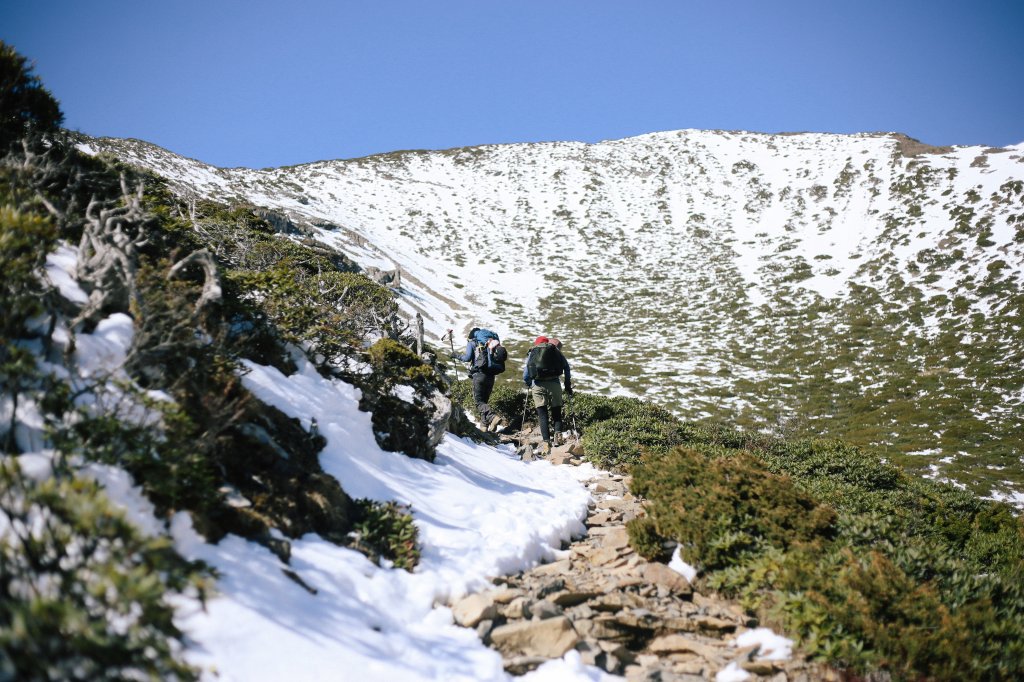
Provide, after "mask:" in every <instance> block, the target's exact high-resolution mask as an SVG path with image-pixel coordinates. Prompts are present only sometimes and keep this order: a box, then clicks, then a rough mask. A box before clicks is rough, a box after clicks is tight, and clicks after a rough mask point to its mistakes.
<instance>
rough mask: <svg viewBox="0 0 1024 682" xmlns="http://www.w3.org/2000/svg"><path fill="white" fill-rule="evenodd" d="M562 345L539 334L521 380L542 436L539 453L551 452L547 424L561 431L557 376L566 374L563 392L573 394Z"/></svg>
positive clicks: (567, 362) (556, 430)
mask: <svg viewBox="0 0 1024 682" xmlns="http://www.w3.org/2000/svg"><path fill="white" fill-rule="evenodd" d="M561 349H562V342H561V341H559V340H558V339H549V338H548V337H546V336H538V337H537V339H536V340H535V341H534V342H533V348H531V349H530V352H529V354H528V355H527V356H526V365H525V366H524V367H523V383H524V384H526V387H527V389H529V391H530V394H531V395H532V396H533V405H534V407H536V408H537V422H538V423H539V424H540V437H541V438H542V439H543V440H544V442H543V443H542V444H541V454H542V455H547V454H548V453H549V452H551V428H550V427H551V426H553V427H554V433H555V435H556V436H557V435H558V434H559V433H561V431H562V404H563V400H562V385H561V383H560V382H559V381H558V377H560V376H564V377H565V379H564V382H565V395H566V396H567V397H569V398H572V373H571V371H570V369H569V361H568V360H566V359H565V356H564V355H562V350H561ZM549 418H550V422H551V423H550V426H549Z"/></svg>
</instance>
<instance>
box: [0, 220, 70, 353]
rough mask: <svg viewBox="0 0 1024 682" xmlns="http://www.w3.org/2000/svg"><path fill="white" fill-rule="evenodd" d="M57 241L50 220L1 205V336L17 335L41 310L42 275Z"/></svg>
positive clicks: (15, 336) (23, 332) (18, 336)
mask: <svg viewBox="0 0 1024 682" xmlns="http://www.w3.org/2000/svg"><path fill="white" fill-rule="evenodd" d="M56 244H57V230H56V228H54V226H53V224H52V223H51V221H50V220H49V219H47V218H42V217H40V216H37V215H33V214H31V213H25V212H22V211H19V210H18V209H16V208H14V207H12V206H2V207H0V272H2V273H3V277H0V305H2V306H3V315H2V316H0V338H3V339H5V340H9V339H15V338H20V337H22V336H24V335H25V334H26V331H27V330H26V329H25V324H26V322H27V321H28V320H29V319H30V318H32V317H34V316H36V315H39V314H40V313H42V312H43V310H44V308H43V294H44V292H45V291H46V289H47V287H46V286H45V285H44V284H43V280H42V279H41V275H42V272H43V266H44V265H45V264H46V256H47V254H48V253H50V251H52V250H53V249H54V247H55V246H56Z"/></svg>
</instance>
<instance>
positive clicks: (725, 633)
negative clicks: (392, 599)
mask: <svg viewBox="0 0 1024 682" xmlns="http://www.w3.org/2000/svg"><path fill="white" fill-rule="evenodd" d="M510 440H511V439H510ZM532 440H536V439H532ZM521 442H522V446H521V448H520V452H521V454H523V456H524V458H526V459H528V458H529V453H532V452H533V448H532V445H534V443H532V442H531V440H528V439H525V438H524V439H522V441H521ZM582 454H583V453H582V450H581V448H580V447H579V445H578V443H574V442H570V443H568V444H566V445H563V446H560V447H556V448H554V449H553V450H552V452H551V453H550V454H549V455H548V457H547V459H548V460H549V461H551V462H552V463H554V464H558V465H565V466H574V465H575V466H578V465H580V464H582V463H583V458H582ZM629 483H630V479H629V477H628V476H624V475H621V474H616V473H612V472H606V471H597V472H596V474H595V476H594V477H593V478H591V479H589V480H587V481H585V482H584V484H585V485H586V486H587V488H589V489H590V491H591V495H592V497H593V502H592V504H591V507H590V511H589V513H588V517H587V521H586V525H587V534H586V535H585V536H584V537H582V538H579V539H578V540H575V541H573V542H572V543H571V544H570V545H569V547H568V548H566V549H564V550H563V551H561V552H559V553H558V558H557V559H556V560H555V561H553V562H551V563H548V564H543V565H541V566H537V567H535V568H533V569H531V570H529V571H524V572H521V573H518V574H516V575H512V576H504V577H500V578H496V579H495V580H494V584H495V587H494V588H493V589H491V590H488V591H486V592H481V593H477V594H473V595H470V596H468V597H465V598H463V599H461V600H459V601H458V602H456V603H455V604H453V606H452V611H453V614H454V616H455V620H456V622H457V623H459V624H460V625H462V626H464V627H472V628H475V629H476V631H477V634H478V635H479V636H480V638H481V639H482V640H483V642H484V643H485V644H487V645H488V646H490V647H492V648H494V649H496V650H497V651H499V652H500V653H501V654H502V657H503V658H504V661H505V669H506V670H507V671H508V672H509V673H511V674H513V675H521V674H524V673H526V672H528V671H530V670H533V669H535V668H536V667H538V666H539V665H541V664H542V663H544V662H545V661H547V660H550V659H553V658H561V657H562V656H563V655H565V653H566V652H568V651H569V650H571V649H575V650H577V651H578V652H579V653H580V656H581V658H582V660H583V662H584V663H587V664H590V665H594V666H597V667H599V668H601V669H603V670H605V671H607V672H608V673H611V674H615V675H622V676H624V677H625V678H626V679H627V680H629V681H630V682H641V681H644V682H654V681H655V680H660V681H661V682H691V681H696V680H713V679H715V676H716V675H717V674H718V673H719V672H720V671H723V670H726V669H727V668H728V669H729V672H730V673H734V675H733V676H732V677H731V679H739V678H740V677H741V676H742V675H743V674H744V673H746V674H747V675H748V676H749V679H754V680H757V679H761V680H771V681H772V682H810V681H811V680H830V679H836V680H838V679H839V678H838V676H837V675H836V674H835V673H834V671H832V670H829V669H827V668H825V667H823V666H819V665H817V664H813V663H809V662H807V661H806V660H805V659H804V658H803V657H801V656H799V655H797V656H794V657H792V658H790V659H789V660H784V661H771V660H765V658H766V657H765V656H764V655H763V654H764V653H765V652H762V651H761V650H760V647H759V646H757V645H755V646H748V647H739V646H737V643H736V640H737V637H739V636H740V635H741V634H742V633H744V632H747V631H748V630H749V629H751V628H753V627H755V626H756V623H755V622H754V621H753V620H752V619H751V618H749V617H748V616H746V615H745V613H744V612H743V609H741V608H740V607H739V606H738V605H736V604H733V603H731V602H728V601H725V600H721V599H718V598H715V597H712V596H707V595H703V594H701V593H699V592H697V591H695V590H694V589H693V588H692V586H691V585H690V583H689V582H688V581H687V580H686V578H684V577H683V576H682V575H681V574H679V573H678V572H676V571H675V570H673V569H671V568H669V567H668V566H666V565H665V564H662V563H659V562H649V561H646V560H645V559H643V558H642V557H641V556H640V555H638V554H637V553H636V552H634V551H633V549H632V548H631V547H630V546H629V536H628V534H627V532H626V526H625V524H626V523H628V522H629V521H630V520H631V519H633V518H636V517H638V516H643V515H644V514H645V513H646V512H645V510H644V505H643V500H640V499H638V498H636V497H634V496H633V495H632V493H630V491H629Z"/></svg>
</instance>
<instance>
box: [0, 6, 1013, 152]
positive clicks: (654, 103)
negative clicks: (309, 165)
mask: <svg viewBox="0 0 1024 682" xmlns="http://www.w3.org/2000/svg"><path fill="white" fill-rule="evenodd" d="M1021 36H1024V2H1022V1H1021V0H1003V1H994V0H970V1H968V0H964V1H962V2H952V1H948V0H930V1H901V0H888V1H876V0H859V1H856V2H847V1H844V2H837V1H831V0H814V1H804V0H794V1H785V0H778V1H775V2H772V1H770V0H734V1H729V0H718V1H707V2H704V1H696V0H673V1H670V0H661V1H644V0H633V1H628V0H614V1H613V0H518V1H515V2H513V1H506V2H497V1H496V0H473V1H469V0H451V1H443V0H435V1H434V2H429V1H426V0H364V1H360V2H355V1H352V0H334V1H328V0H320V1H307V2H304V1H303V0H291V1H290V2H283V1H275V2H269V1H265V0H246V1H237V0H230V1H228V0H183V1H181V2H175V1H173V0H165V1H163V2H140V1H138V0H136V1H132V2H128V1H126V0H92V1H89V2H85V1H83V0H59V1H47V0H34V1H32V2H27V1H24V0H0V39H3V40H4V41H6V42H8V43H10V44H12V45H14V47H16V48H17V49H18V50H19V51H20V52H21V53H22V54H24V55H26V56H27V57H29V58H30V59H31V60H33V61H34V62H35V65H36V73H37V74H38V75H39V76H40V77H41V78H42V79H43V81H44V83H45V84H46V85H47V87H48V88H49V89H50V90H51V91H52V92H53V93H54V95H55V96H56V97H57V98H58V99H59V100H60V101H61V105H62V108H63V110H64V113H65V116H66V121H65V124H66V125H67V127H69V128H72V129H76V130H81V131H82V132H85V133H88V134H90V135H109V136H116V137H138V138H141V139H145V140H148V141H150V142H154V143H156V144H158V145H160V146H162V147H166V148H168V149H170V150H172V151H175V152H178V153H180V154H184V155H186V156H190V157H194V158H198V159H201V160H203V161H206V162H208V163H212V164H215V165H218V166H249V167H257V168H258V167H267V166H281V165H288V164H296V163H304V162H308V161H315V160H318V159H331V158H352V157H357V156H365V155H369V154H374V153H378V152H387V151H393V150H396V149H441V148H448V147H459V146H466V145H477V144H490V143H503V142H533V141H543V140H581V141H586V142H596V141H599V140H604V139H616V138H621V137H628V136H631V135H638V134H643V133H647V132H654V131H659V130H675V129H680V128H704V129H726V130H752V131H759V132H799V131H821V132H837V133H853V132H862V131H899V132H905V133H907V134H909V135H911V136H912V137H916V138H918V139H920V140H922V141H924V142H928V143H931V144H984V145H994V146H1002V145H1007V144H1015V143H1018V142H1024V38H1022V37H1021Z"/></svg>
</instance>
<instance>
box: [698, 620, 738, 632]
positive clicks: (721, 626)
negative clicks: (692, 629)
mask: <svg viewBox="0 0 1024 682" xmlns="http://www.w3.org/2000/svg"><path fill="white" fill-rule="evenodd" d="M693 622H694V623H696V625H697V627H698V628H699V629H701V630H713V631H715V632H733V631H735V630H736V627H737V625H736V623H734V622H733V621H731V620H725V619H724V618H715V617H714V616H694V617H693Z"/></svg>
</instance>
